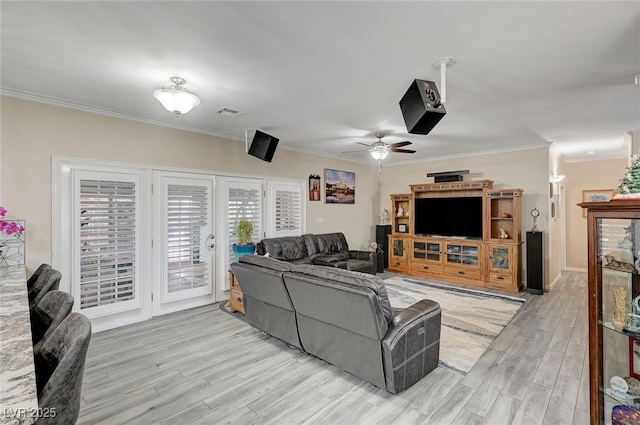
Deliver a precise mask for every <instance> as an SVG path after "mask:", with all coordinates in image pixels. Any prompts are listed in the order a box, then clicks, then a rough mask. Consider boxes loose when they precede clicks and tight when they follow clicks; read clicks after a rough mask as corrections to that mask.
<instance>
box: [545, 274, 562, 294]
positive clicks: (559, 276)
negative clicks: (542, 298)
mask: <svg viewBox="0 0 640 425" xmlns="http://www.w3.org/2000/svg"><path fill="white" fill-rule="evenodd" d="M561 277H562V273H558V275H557V276H556V278H555V279H553V282H551V284H550V285H549V287H548V288H547V291H551V290H552V289H553V287H554V286H556V283H558V282H559V281H560V278H561Z"/></svg>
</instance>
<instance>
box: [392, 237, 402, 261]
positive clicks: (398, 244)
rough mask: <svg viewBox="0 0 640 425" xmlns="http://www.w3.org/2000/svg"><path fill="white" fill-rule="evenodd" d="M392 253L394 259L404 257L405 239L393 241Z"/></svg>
mask: <svg viewBox="0 0 640 425" xmlns="http://www.w3.org/2000/svg"><path fill="white" fill-rule="evenodd" d="M392 252H393V256H394V257H404V239H394V240H393V250H392Z"/></svg>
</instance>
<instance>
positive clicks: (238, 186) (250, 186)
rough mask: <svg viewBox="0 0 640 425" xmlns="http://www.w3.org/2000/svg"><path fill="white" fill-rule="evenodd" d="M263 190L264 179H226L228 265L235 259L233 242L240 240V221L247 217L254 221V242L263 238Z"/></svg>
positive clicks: (252, 235) (252, 237) (252, 236)
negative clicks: (237, 227) (238, 231)
mask: <svg viewBox="0 0 640 425" xmlns="http://www.w3.org/2000/svg"><path fill="white" fill-rule="evenodd" d="M262 190H263V189H262V181H256V180H254V179H233V180H231V179H229V180H227V181H226V192H227V226H228V227H227V247H228V249H227V258H228V261H227V265H228V264H230V263H231V262H232V261H233V260H234V259H235V258H234V256H233V244H234V243H237V242H238V235H237V233H236V226H237V224H238V221H240V220H242V219H247V220H249V221H251V223H253V232H252V234H251V241H252V242H254V243H256V242H258V241H260V240H261V239H262V217H263V212H262V211H263V205H262V204H263V203H262Z"/></svg>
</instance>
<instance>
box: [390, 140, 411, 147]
mask: <svg viewBox="0 0 640 425" xmlns="http://www.w3.org/2000/svg"><path fill="white" fill-rule="evenodd" d="M410 144H411V142H410V141H408V140H405V141H404V142H397V143H391V144H390V145H389V146H391V147H392V148H401V147H403V146H407V145H410Z"/></svg>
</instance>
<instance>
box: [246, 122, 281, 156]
mask: <svg viewBox="0 0 640 425" xmlns="http://www.w3.org/2000/svg"><path fill="white" fill-rule="evenodd" d="M279 141H280V139H276V138H275V137H273V136H270V135H268V134H267V133H263V132H262V131H260V130H256V134H254V136H253V140H252V141H251V146H250V147H249V155H253V156H255V157H256V158H260V159H261V160H263V161H267V162H271V160H272V159H273V154H275V153H276V148H277V147H278V142H279Z"/></svg>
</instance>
